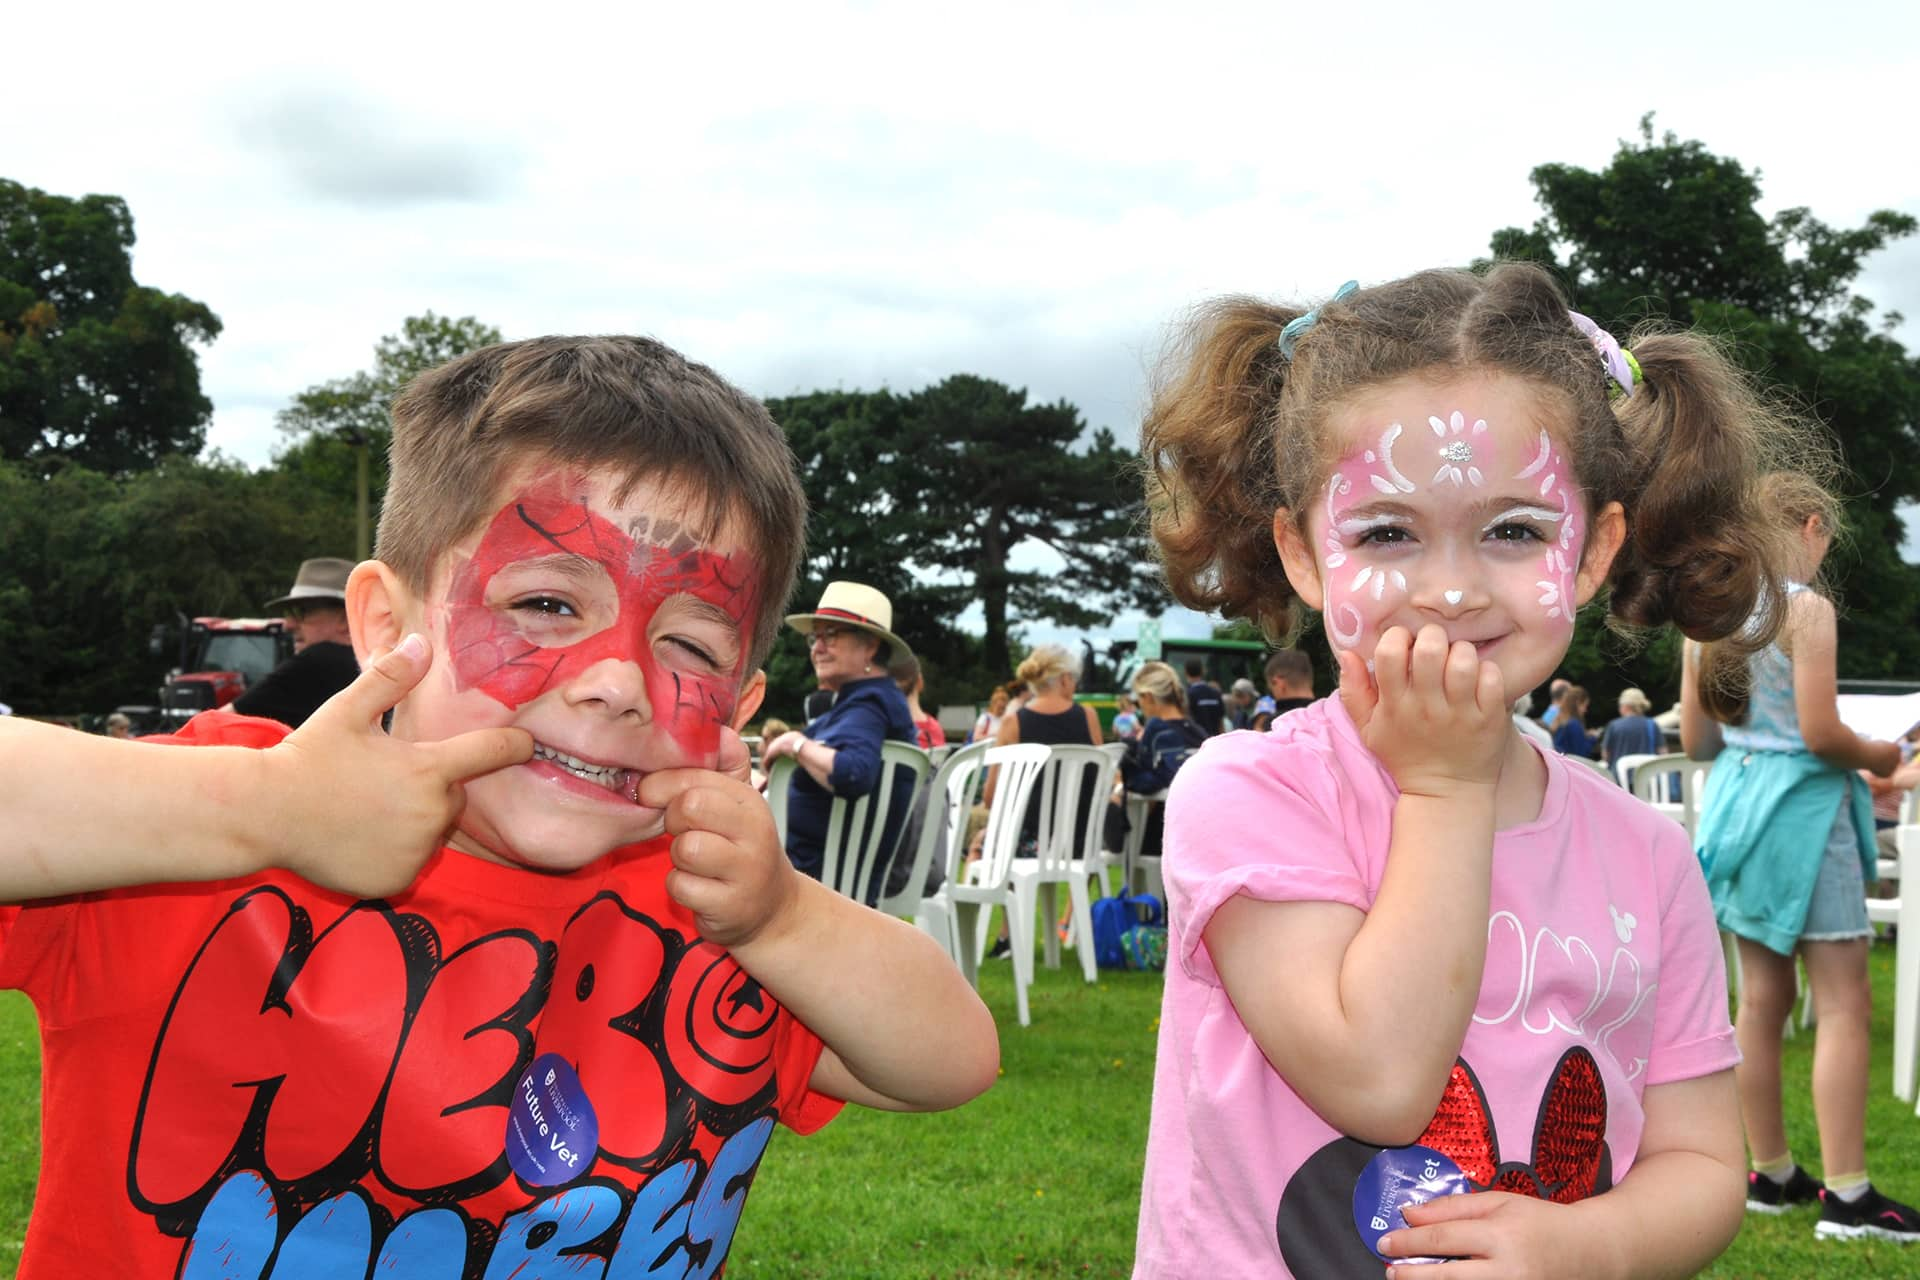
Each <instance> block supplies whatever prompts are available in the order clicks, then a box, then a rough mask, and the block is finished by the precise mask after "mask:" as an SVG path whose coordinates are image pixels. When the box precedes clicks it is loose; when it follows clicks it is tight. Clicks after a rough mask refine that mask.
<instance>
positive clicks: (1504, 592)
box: [1307, 378, 1587, 688]
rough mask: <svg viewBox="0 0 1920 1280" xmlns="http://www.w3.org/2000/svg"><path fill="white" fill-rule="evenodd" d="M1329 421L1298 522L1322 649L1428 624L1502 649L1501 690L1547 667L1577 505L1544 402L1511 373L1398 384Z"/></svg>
mask: <svg viewBox="0 0 1920 1280" xmlns="http://www.w3.org/2000/svg"><path fill="white" fill-rule="evenodd" d="M1333 425H1334V427H1335V429H1336V430H1337V431H1339V432H1340V437H1341V439H1343V440H1344V441H1346V442H1347V444H1348V448H1347V450H1346V452H1345V453H1344V454H1343V455H1342V456H1341V457H1340V459H1339V461H1338V462H1337V463H1335V465H1334V467H1333V471H1332V473H1331V474H1330V475H1329V476H1328V478H1327V480H1326V483H1325V485H1324V486H1323V487H1322V489H1321V490H1320V492H1319V493H1318V494H1317V495H1316V502H1315V505H1314V507H1313V508H1312V509H1311V510H1310V511H1309V513H1308V521H1307V531H1308V535H1309V537H1310V538H1311V545H1312V546H1313V548H1314V551H1315V555H1316V558H1317V560H1318V564H1319V569H1320V580H1321V584H1322V588H1323V591H1324V595H1325V600H1324V606H1323V613H1324V617H1325V621H1326V629H1327V635H1328V638H1329V639H1330V640H1331V641H1332V643H1333V645H1334V647H1335V648H1339V649H1353V650H1355V651H1357V652H1359V653H1360V654H1361V656H1362V657H1364V658H1367V659H1368V660H1369V661H1370V660H1371V658H1372V656H1373V650H1374V648H1375V646H1376V645H1378V643H1379V640H1380V636H1381V635H1382V634H1384V633H1385V632H1386V630H1387V629H1388V628H1390V627H1393V626H1396V625H1398V626H1404V627H1407V628H1408V629H1409V630H1410V631H1418V630H1419V628H1420V627H1421V626H1423V625H1425V624H1427V623H1439V624H1440V625H1442V626H1443V627H1445V628H1446V631H1447V638H1448V639H1449V640H1450V641H1454V640H1468V641H1471V642H1473V643H1474V644H1475V645H1476V646H1477V647H1478V648H1479V649H1480V651H1481V654H1482V656H1483V657H1486V658H1489V659H1495V660H1498V661H1499V663H1500V665H1501V667H1502V668H1503V671H1504V672H1505V674H1506V676H1507V684H1508V687H1509V688H1520V687H1525V685H1524V684H1521V683H1517V681H1530V680H1532V677H1533V675H1534V668H1536V667H1538V666H1541V664H1544V670H1543V671H1542V674H1541V676H1540V678H1544V677H1545V675H1546V674H1550V673H1551V670H1552V668H1553V667H1554V666H1556V665H1557V664H1558V662H1559V659H1560V657H1561V655H1562V654H1564V652H1565V649H1566V645H1567V642H1568V639H1569V637H1570V636H1571V634H1572V631H1573V617H1574V610H1575V607H1576V602H1575V596H1576V583H1575V574H1576V571H1577V569H1578V567H1579V564H1580V556H1581V553H1582V551H1583V550H1584V548H1585V542H1586V532H1587V528H1586V524H1587V515H1586V503H1585V500H1584V498H1583V496H1582V494H1581V492H1580V488H1579V484H1578V480H1577V478H1576V477H1575V476H1574V474H1573V470H1572V467H1571V466H1570V465H1569V464H1568V461H1567V458H1566V455H1565V453H1564V451H1563V450H1562V448H1561V446H1560V445H1559V443H1558V442H1557V441H1556V440H1555V438H1554V436H1553V434H1552V432H1551V431H1549V430H1548V423H1547V420H1546V419H1545V416H1544V415H1543V413H1542V411H1541V406H1540V398H1539V397H1538V396H1536V395H1534V394H1533V393H1532V391H1531V389H1530V388H1528V387H1527V386H1526V384H1524V383H1521V382H1518V381H1516V380H1513V379H1508V378H1491V379H1479V378H1476V379H1469V380H1462V381H1460V382H1456V383H1450V384H1447V385H1444V386H1439V387H1436V386H1433V385H1432V384H1430V383H1426V382H1418V381H1413V380H1403V381H1401V382H1397V383H1393V384H1391V385H1389V386H1388V387H1386V388H1384V389H1382V391H1381V392H1380V393H1378V394H1375V395H1373V396H1370V397H1367V398H1366V399H1364V400H1363V401H1360V402H1358V403H1356V404H1355V405H1354V406H1353V407H1352V408H1350V409H1348V410H1346V411H1344V412H1343V413H1341V414H1339V415H1338V416H1337V417H1336V420H1335V422H1334V424H1333ZM1510 663H1511V664H1512V669H1508V668H1509V665H1510ZM1533 682H1537V681H1533Z"/></svg>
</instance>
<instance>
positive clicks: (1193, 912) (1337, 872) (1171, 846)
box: [1161, 734, 1373, 986]
mask: <svg viewBox="0 0 1920 1280" xmlns="http://www.w3.org/2000/svg"><path fill="white" fill-rule="evenodd" d="M1345 826H1346V824H1345V822H1344V821H1343V819H1342V808H1341V804H1340V794H1339V783H1338V782H1337V780H1336V776H1335V772H1334V766H1333V762H1332V760H1331V758H1330V755H1329V754H1328V753H1327V752H1326V751H1325V750H1324V746H1323V744H1320V743H1316V742H1302V741H1291V742H1289V741H1284V740H1281V739H1279V738H1278V737H1276V736H1275V735H1258V734H1230V735H1227V736H1224V737H1219V738H1212V739H1209V740H1208V742H1207V744H1206V745H1205V746H1204V747H1202V748H1201V749H1200V750H1199V752H1197V753H1196V754H1195V755H1194V757H1193V759H1191V760H1189V761H1188V762H1187V764H1186V767H1185V768H1183V769H1181V771H1180V772H1179V774H1177V775H1176V776H1175V778H1174V782H1173V789H1172V791H1171V792H1170V793H1169V795H1168V797H1167V816H1166V834H1165V838H1164V848H1165V856H1164V859H1163V861H1162V864H1161V871H1162V874H1163V877H1164V879H1165V880H1166V884H1167V897H1168V899H1169V901H1168V910H1169V914H1170V918H1171V920H1172V923H1173V943H1174V946H1175V948H1176V949H1177V952H1178V958H1179V961H1180V964H1181V966H1182V967H1183V968H1184V969H1185V970H1186V972H1187V974H1188V976H1190V977H1192V978H1194V979H1195V980H1196V981H1199V982H1204V983H1206V984H1208V985H1210V986H1218V985H1219V983H1220V978H1219V974H1218V973H1217V972H1216V971H1215V969H1214V965H1213V960H1212V957H1211V956H1209V955H1208V954H1207V951H1206V948H1205V946H1204V945H1202V944H1203V943H1204V942H1205V938H1206V931H1207V925H1208V924H1209V923H1210V922H1211V921H1212V919H1213V913H1214V912H1215V911H1217V910H1219V909H1220V906H1221V904H1222V903H1224V902H1226V901H1227V900H1228V899H1229V898H1232V897H1234V896H1235V895H1236V894H1244V895H1246V896H1247V897H1250V898H1255V899H1258V900H1260V901H1263V902H1340V903H1345V904H1346V905H1348V906H1351V907H1355V908H1357V909H1359V910H1361V911H1365V910H1367V909H1368V908H1369V907H1370V906H1371V905H1372V902H1373V887H1372V886H1370V885H1369V884H1368V883H1367V880H1366V877H1365V876H1364V875H1363V874H1362V871H1361V867H1362V865H1363V862H1362V861H1361V859H1359V858H1358V857H1357V856H1356V854H1355V852H1354V850H1353V849H1352V847H1351V841H1350V839H1349V837H1348V835H1347V833H1346V830H1345Z"/></svg>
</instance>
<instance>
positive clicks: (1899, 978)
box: [1867, 823, 1920, 1102]
mask: <svg viewBox="0 0 1920 1280" xmlns="http://www.w3.org/2000/svg"><path fill="white" fill-rule="evenodd" d="M1893 838H1894V843H1895V844H1896V846H1897V847H1898V848H1899V850H1900V896H1899V897H1898V898H1868V899H1867V918H1868V919H1869V920H1871V921H1873V922H1874V923H1875V924H1890V925H1894V926H1896V927H1897V928H1898V929H1899V935H1898V936H1897V937H1896V938H1895V939H1894V952H1893V1096H1894V1097H1896V1098H1900V1099H1903V1100H1905V1101H1908V1102H1911V1101H1913V1100H1914V1086H1915V1079H1914V1074H1915V1064H1916V1056H1917V1055H1920V919H1914V920H1907V921H1905V922H1904V923H1903V922H1902V920H1901V915H1902V914H1903V913H1902V911H1901V903H1902V901H1903V900H1904V899H1905V898H1906V896H1907V885H1908V884H1910V883H1911V884H1920V879H1917V878H1916V877H1920V826H1915V825H1913V824H1912V823H1902V824H1901V825H1900V826H1898V827H1896V828H1895V829H1894V836H1893Z"/></svg>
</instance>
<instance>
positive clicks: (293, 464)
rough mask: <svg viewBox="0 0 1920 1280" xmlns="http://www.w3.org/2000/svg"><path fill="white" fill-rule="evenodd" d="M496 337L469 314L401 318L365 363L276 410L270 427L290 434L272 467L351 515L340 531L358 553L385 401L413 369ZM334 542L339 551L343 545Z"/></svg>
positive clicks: (373, 503) (381, 462)
mask: <svg viewBox="0 0 1920 1280" xmlns="http://www.w3.org/2000/svg"><path fill="white" fill-rule="evenodd" d="M498 341H500V331H499V330H498V329H496V328H494V327H493V326H492V325H489V324H483V323H481V322H480V321H479V320H476V319H474V318H473V317H472V316H461V317H459V318H457V319H449V318H447V317H445V316H439V315H435V314H434V313H433V312H431V311H428V312H426V313H424V314H422V315H417V316H408V317H407V318H406V319H405V320H403V321H402V322H401V325H400V332H399V333H397V334H393V333H390V334H387V335H386V336H385V337H383V338H381V339H380V341H379V342H377V343H375V344H374V348H373V366H372V367H371V368H369V369H363V370H361V371H360V372H358V373H353V374H349V375H347V376H346V377H344V378H335V379H333V380H332V381H329V382H322V383H317V384H316V385H314V386H311V387H308V388H307V389H306V390H305V391H302V392H300V393H299V394H298V395H296V396H295V397H294V398H293V403H292V404H290V405H288V406H287V407H286V408H285V409H282V410H281V411H280V413H279V414H278V415H277V418H276V425H277V426H278V427H279V428H280V430H281V431H283V432H285V433H286V434H287V435H288V436H289V437H291V439H290V441H289V443H288V444H287V446H286V447H285V448H283V449H281V450H280V451H279V453H278V454H276V455H275V458H274V468H275V469H276V470H277V471H279V472H280V473H282V474H283V475H285V476H286V477H288V478H289V479H290V480H297V481H299V482H300V483H302V484H304V485H305V486H306V488H307V489H308V490H309V491H310V492H312V493H314V494H317V495H324V496H326V497H328V498H330V499H331V500H333V501H335V502H338V503H340V504H341V509H342V510H343V511H355V512H358V513H359V514H358V515H357V516H356V518H355V521H354V522H352V523H349V525H348V530H349V533H350V536H354V542H355V554H356V555H357V556H359V557H361V558H364V557H365V556H366V555H367V554H368V550H369V543H368V532H367V531H368V530H369V529H370V528H371V527H372V525H373V524H375V523H377V522H378V520H379V506H380V499H381V496H382V495H384V494H385V493H386V491H387V443H388V441H390V440H391V439H392V438H393V432H392V428H391V426H390V425H389V422H388V418H387V411H388V409H389V407H390V406H391V405H392V404H393V398H394V397H395V396H396V395H398V394H400V390H401V388H403V387H405V386H406V385H407V383H409V382H411V381H412V380H413V377H414V375H415V374H417V373H420V372H422V371H424V370H427V369H431V368H434V367H435V366H437V365H442V364H445V363H446V362H447V361H449V360H452V359H454V358H455V357H457V356H462V355H465V354H466V353H467V352H469V351H477V350H479V349H480V348H481V347H485V346H491V345H492V344H493V343H496V342H498ZM356 526H357V528H356ZM337 545H338V547H339V548H340V552H341V554H344V553H345V549H346V546H347V543H346V542H345V541H341V542H339V543H338V544H337ZM315 554H318V553H317V552H316V553H315Z"/></svg>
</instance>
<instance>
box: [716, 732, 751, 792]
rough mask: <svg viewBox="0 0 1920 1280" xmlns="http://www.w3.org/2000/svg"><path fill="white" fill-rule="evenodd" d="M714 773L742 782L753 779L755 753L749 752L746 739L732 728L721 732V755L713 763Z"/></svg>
mask: <svg viewBox="0 0 1920 1280" xmlns="http://www.w3.org/2000/svg"><path fill="white" fill-rule="evenodd" d="M713 771H714V772H715V773H724V774H726V775H727V776H728V777H729V778H733V779H735V780H737V781H740V782H747V781H749V780H750V779H751V778H752V777H753V752H752V751H750V750H748V748H747V743H746V739H744V738H742V737H741V736H740V735H739V734H738V733H735V732H734V731H733V730H732V729H731V728H722V729H721V730H720V754H719V756H718V757H717V758H716V759H715V760H714V762H713Z"/></svg>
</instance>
